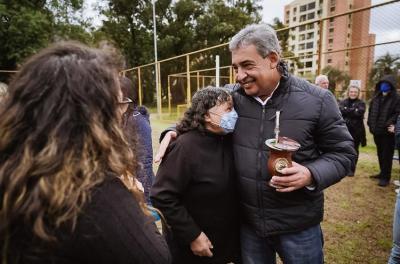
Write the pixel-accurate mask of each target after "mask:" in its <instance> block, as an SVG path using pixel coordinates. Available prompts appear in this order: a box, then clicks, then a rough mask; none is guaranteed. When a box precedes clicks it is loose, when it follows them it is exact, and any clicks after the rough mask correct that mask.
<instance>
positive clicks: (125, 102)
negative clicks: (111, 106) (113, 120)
mask: <svg viewBox="0 0 400 264" xmlns="http://www.w3.org/2000/svg"><path fill="white" fill-rule="evenodd" d="M130 103H133V101H132V99H131V98H128V97H124V98H123V99H122V100H121V101H119V102H118V104H130Z"/></svg>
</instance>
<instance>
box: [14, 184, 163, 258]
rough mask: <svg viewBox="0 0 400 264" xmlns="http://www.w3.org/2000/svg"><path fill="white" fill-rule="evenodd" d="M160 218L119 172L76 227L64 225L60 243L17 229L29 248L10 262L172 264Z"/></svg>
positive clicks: (93, 199) (95, 194)
mask: <svg viewBox="0 0 400 264" xmlns="http://www.w3.org/2000/svg"><path fill="white" fill-rule="evenodd" d="M153 221H154V219H152V218H150V217H148V216H145V215H144V214H143V212H142V210H141V209H140V207H139V204H138V202H137V201H136V200H135V199H134V198H133V195H132V193H131V192H130V191H128V189H127V188H125V186H124V185H123V183H122V182H121V181H120V180H119V179H118V178H116V177H112V179H110V180H107V181H106V182H104V183H102V184H101V185H99V186H97V187H95V188H94V189H93V195H92V197H91V199H90V201H89V202H88V204H86V205H85V206H84V208H83V210H82V212H81V216H80V217H79V218H78V221H77V225H76V228H75V231H74V232H73V233H71V232H70V231H67V229H65V230H63V229H61V230H58V232H57V238H58V241H57V243H55V242H49V243H44V242H43V241H41V240H38V239H36V238H33V237H32V235H31V233H30V232H29V233H24V231H23V230H24V229H23V226H20V227H19V228H18V230H17V232H15V233H16V234H15V235H16V236H17V237H18V241H19V243H20V245H19V246H20V247H22V248H23V249H24V250H23V252H22V255H21V256H18V255H17V253H15V254H14V255H13V257H14V258H13V260H14V261H15V262H14V261H11V262H10V263H30V264H33V263H40V264H46V263H49V264H50V263H52V264H56V263H60V264H79V263H82V264H83V263H96V264H97V263H98V264H101V263H104V264H109V263H116V264H117V263H121V264H122V263H124V264H125V263H132V264H139V263H141V264H167V263H170V262H171V257H170V253H169V250H168V246H167V244H166V242H165V240H164V238H163V237H162V236H161V235H160V234H159V233H158V231H157V229H156V226H155V224H154V223H153Z"/></svg>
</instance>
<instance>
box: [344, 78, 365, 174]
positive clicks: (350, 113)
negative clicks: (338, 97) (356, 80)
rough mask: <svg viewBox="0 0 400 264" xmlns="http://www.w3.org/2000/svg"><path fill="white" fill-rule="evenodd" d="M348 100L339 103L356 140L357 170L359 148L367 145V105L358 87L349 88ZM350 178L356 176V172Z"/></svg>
mask: <svg viewBox="0 0 400 264" xmlns="http://www.w3.org/2000/svg"><path fill="white" fill-rule="evenodd" d="M347 95H348V98H346V99H344V100H342V101H341V102H340V103H339V109H340V112H341V113H342V116H343V119H344V121H345V122H346V126H347V128H348V129H349V132H350V134H351V136H352V137H353V140H354V147H355V149H356V152H357V157H356V160H355V168H356V167H357V161H358V156H359V147H360V145H361V146H363V147H364V146H366V145H367V138H366V133H365V126H364V114H365V103H364V101H362V100H361V99H360V98H359V96H360V88H359V87H357V86H349V88H348V91H347ZM348 176H354V172H352V173H350V174H349V175H348Z"/></svg>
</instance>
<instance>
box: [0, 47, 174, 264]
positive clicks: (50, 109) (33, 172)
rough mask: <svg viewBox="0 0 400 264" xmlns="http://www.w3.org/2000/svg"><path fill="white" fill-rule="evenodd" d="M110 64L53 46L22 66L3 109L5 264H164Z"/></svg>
mask: <svg viewBox="0 0 400 264" xmlns="http://www.w3.org/2000/svg"><path fill="white" fill-rule="evenodd" d="M122 99H123V98H122V95H121V91H120V88H119V81H118V74H117V65H116V64H115V63H114V61H113V59H112V57H111V56H110V55H107V54H105V53H103V52H101V51H100V50H96V49H91V48H88V47H86V46H83V45H81V44H77V43H60V44H58V45H56V46H53V47H50V48H47V49H45V50H43V51H41V52H39V53H38V54H36V55H35V56H34V57H32V58H31V59H30V60H29V61H28V62H26V63H25V64H24V65H23V66H22V68H21V70H20V71H19V72H18V73H17V74H16V76H15V78H14V79H13V81H12V82H11V84H10V86H9V90H8V96H7V97H6V99H5V101H4V104H3V105H1V106H0V153H1V155H0V204H1V205H2V206H1V207H0V250H1V251H0V252H1V254H0V257H1V261H2V262H3V263H10V264H13V263H41V264H43V263H44V264H46V263H62V264H69V263H71V264H72V263H143V264H156V263H157V264H164V263H170V253H169V250H168V247H167V244H166V243H165V241H164V239H163V237H162V236H161V235H160V234H159V233H158V231H157V229H156V227H155V225H154V224H153V223H152V219H151V218H150V217H149V216H147V215H146V214H148V213H147V211H146V209H145V207H144V201H143V200H144V199H143V195H142V194H141V193H140V192H139V191H138V190H137V188H136V186H135V185H134V184H132V181H133V180H134V179H135V170H136V167H137V160H136V157H135V156H134V154H133V153H132V151H131V150H130V148H129V146H128V143H127V142H126V140H125V139H124V135H123V132H122V129H121V126H120V123H121V119H122V116H121V114H122V113H121V109H120V105H121V104H120V103H121V102H122Z"/></svg>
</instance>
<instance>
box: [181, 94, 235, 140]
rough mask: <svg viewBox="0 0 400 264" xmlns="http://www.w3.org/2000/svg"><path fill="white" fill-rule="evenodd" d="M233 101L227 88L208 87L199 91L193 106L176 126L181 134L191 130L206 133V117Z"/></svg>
mask: <svg viewBox="0 0 400 264" xmlns="http://www.w3.org/2000/svg"><path fill="white" fill-rule="evenodd" d="M230 100H231V94H230V93H229V91H228V90H227V89H225V88H220V87H212V86H208V87H206V88H204V89H202V90H200V91H197V92H196V93H195V94H194V95H193V98H192V105H191V106H190V107H189V109H188V110H187V111H186V112H185V114H184V116H183V118H182V120H181V121H180V123H178V125H177V126H176V130H177V131H178V133H179V134H183V133H186V132H188V131H191V130H199V131H201V132H204V131H205V115H206V114H207V113H208V110H209V109H210V108H212V107H214V106H216V105H219V104H222V103H224V102H229V101H230Z"/></svg>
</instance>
